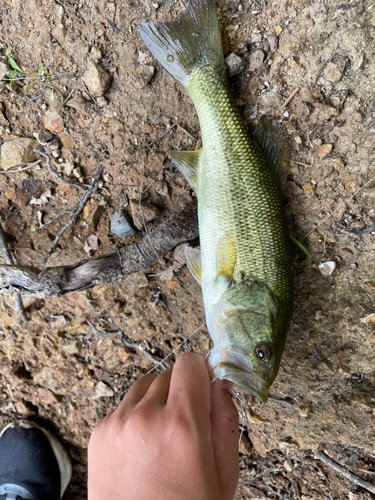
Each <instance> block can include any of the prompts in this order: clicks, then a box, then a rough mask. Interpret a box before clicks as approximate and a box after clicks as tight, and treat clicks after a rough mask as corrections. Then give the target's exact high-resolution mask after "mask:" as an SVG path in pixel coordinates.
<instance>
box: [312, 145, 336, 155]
mask: <svg viewBox="0 0 375 500" xmlns="http://www.w3.org/2000/svg"><path fill="white" fill-rule="evenodd" d="M331 151H332V144H322V145H321V146H318V147H317V148H316V156H317V157H318V158H325V157H326V156H327V155H329V153H330V152H331Z"/></svg>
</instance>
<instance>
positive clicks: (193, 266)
mask: <svg viewBox="0 0 375 500" xmlns="http://www.w3.org/2000/svg"><path fill="white" fill-rule="evenodd" d="M185 257H186V265H187V266H188V268H189V271H190V272H191V274H192V275H193V276H194V278H195V279H196V280H197V282H198V283H199V284H200V285H202V262H201V251H200V250H198V249H197V248H191V247H189V246H186V247H185Z"/></svg>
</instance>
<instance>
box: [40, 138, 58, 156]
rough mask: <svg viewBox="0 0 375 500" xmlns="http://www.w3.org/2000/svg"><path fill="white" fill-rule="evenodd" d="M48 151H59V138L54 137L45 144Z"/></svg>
mask: <svg viewBox="0 0 375 500" xmlns="http://www.w3.org/2000/svg"><path fill="white" fill-rule="evenodd" d="M44 149H45V151H46V153H51V152H53V151H58V150H59V149H60V143H59V141H58V139H52V141H49V142H47V144H46V145H45V146H44Z"/></svg>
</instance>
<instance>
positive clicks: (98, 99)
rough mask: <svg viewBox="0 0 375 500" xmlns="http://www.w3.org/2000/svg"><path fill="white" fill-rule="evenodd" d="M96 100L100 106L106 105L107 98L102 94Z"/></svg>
mask: <svg viewBox="0 0 375 500" xmlns="http://www.w3.org/2000/svg"><path fill="white" fill-rule="evenodd" d="M96 102H97V104H98V106H99V107H100V108H104V106H107V104H108V102H107V99H106V98H105V97H103V96H100V97H98V98H97V99H96Z"/></svg>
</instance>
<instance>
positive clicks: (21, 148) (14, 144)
mask: <svg viewBox="0 0 375 500" xmlns="http://www.w3.org/2000/svg"><path fill="white" fill-rule="evenodd" d="M39 148H40V145H39V143H38V141H36V140H35V139H27V138H25V137H22V138H20V139H15V140H13V141H9V142H5V143H4V144H3V145H2V146H1V167H2V168H3V169H4V170H8V169H9V168H12V167H17V166H18V165H25V164H26V163H30V162H32V161H36V160H38V159H39V155H38V153H34V151H33V150H34V149H39Z"/></svg>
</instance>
